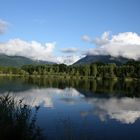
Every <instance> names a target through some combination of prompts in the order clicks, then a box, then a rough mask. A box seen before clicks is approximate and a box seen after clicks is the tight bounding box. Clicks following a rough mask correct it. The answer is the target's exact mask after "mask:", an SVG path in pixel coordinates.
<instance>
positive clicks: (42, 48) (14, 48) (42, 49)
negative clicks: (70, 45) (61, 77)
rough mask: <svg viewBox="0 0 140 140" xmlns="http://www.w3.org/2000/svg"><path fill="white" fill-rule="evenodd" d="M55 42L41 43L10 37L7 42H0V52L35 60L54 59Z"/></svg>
mask: <svg viewBox="0 0 140 140" xmlns="http://www.w3.org/2000/svg"><path fill="white" fill-rule="evenodd" d="M55 45H56V44H55V42H50V43H46V44H45V45H42V44H41V43H39V42H36V41H31V42H27V41H24V40H21V39H11V40H9V41H8V42H5V43H0V53H3V54H6V55H10V56H15V55H17V56H24V57H27V58H31V59H36V60H48V61H52V62H54V61H56V60H55V58H54V56H53V54H52V53H53V50H54V49H55Z"/></svg>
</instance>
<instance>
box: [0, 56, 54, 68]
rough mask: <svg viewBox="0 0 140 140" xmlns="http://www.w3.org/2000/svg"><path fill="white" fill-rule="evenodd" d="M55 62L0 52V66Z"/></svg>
mask: <svg viewBox="0 0 140 140" xmlns="http://www.w3.org/2000/svg"><path fill="white" fill-rule="evenodd" d="M39 64H53V63H52V62H48V61H35V60H32V59H29V58H26V57H22V56H8V55H5V54H0V66H13V67H20V66H23V65H39Z"/></svg>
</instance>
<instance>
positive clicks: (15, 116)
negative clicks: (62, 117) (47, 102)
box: [0, 94, 43, 140]
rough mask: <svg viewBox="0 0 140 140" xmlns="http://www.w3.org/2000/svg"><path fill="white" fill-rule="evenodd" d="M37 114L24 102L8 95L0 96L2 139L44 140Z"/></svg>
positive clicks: (0, 137)
mask: <svg viewBox="0 0 140 140" xmlns="http://www.w3.org/2000/svg"><path fill="white" fill-rule="evenodd" d="M38 109H39V107H36V108H35V112H34V113H33V111H32V110H31V107H30V106H29V105H26V104H24V103H23V100H17V99H16V98H15V97H13V96H11V95H9V94H7V95H2V96H0V139H3V140H9V139H17V140H42V139H43V137H42V134H41V129H40V128H39V127H38V126H37V124H36V115H37V111H38Z"/></svg>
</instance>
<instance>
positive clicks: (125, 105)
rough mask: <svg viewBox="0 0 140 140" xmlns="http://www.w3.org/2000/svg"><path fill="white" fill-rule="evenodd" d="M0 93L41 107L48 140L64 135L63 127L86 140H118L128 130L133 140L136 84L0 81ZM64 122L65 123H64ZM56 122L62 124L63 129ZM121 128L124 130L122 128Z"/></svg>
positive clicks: (139, 90) (139, 91)
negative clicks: (91, 139) (8, 94)
mask: <svg viewBox="0 0 140 140" xmlns="http://www.w3.org/2000/svg"><path fill="white" fill-rule="evenodd" d="M0 93H1V94H7V93H10V94H13V95H15V96H16V97H17V98H18V99H21V98H24V100H25V102H26V103H27V104H30V105H31V106H32V107H33V108H34V107H35V106H41V108H40V112H39V115H38V119H39V121H38V122H39V123H40V126H41V127H42V128H43V129H45V133H46V134H47V135H49V137H50V139H53V138H52V137H53V136H54V135H55V136H56V138H57V136H58V135H60V134H62V133H64V131H62V129H63V130H67V129H66V128H65V127H66V126H67V127H68V130H69V128H71V129H72V130H70V132H71V133H72V132H74V133H77V134H79V133H82V134H83V135H84V133H85V134H86V135H88V136H90V134H92V132H91V131H94V133H96V134H97V135H99V136H100V133H102V135H103V137H104V136H106V138H107V139H109V138H113V139H115V138H114V136H113V133H115V132H116V131H117V132H119V134H118V135H119V136H121V137H122V135H124V134H122V133H123V132H121V131H120V130H119V129H125V130H126V131H130V130H131V131H133V133H136V134H135V135H136V137H137V135H138V133H137V131H136V130H137V129H134V128H133V129H130V126H133V127H136V128H138V127H139V128H140V123H139V121H138V120H139V118H140V98H139V97H140V87H139V82H137V81H133V82H123V81H118V82H117V81H95V80H93V81H88V80H83V81H75V80H71V81H69V80H64V79H49V80H48V79H44V78H42V79H41V78H40V79H38V78H35V79H34V78H8V77H7V78H5V77H4V78H2V77H0ZM67 118H68V120H69V121H66V122H65V120H67ZM58 120H61V122H64V123H63V126H62V123H58ZM71 122H72V123H71ZM69 124H70V126H68V125H69ZM106 124H107V125H106ZM132 124H133V125H132ZM138 124H139V125H138ZM125 125H127V126H128V127H127V128H126V127H125V128H124V126H125ZM56 126H57V127H56ZM108 126H110V127H108ZM114 126H116V128H115V127H114ZM56 128H57V129H56ZM99 130H100V131H99ZM104 130H106V132H104ZM59 131H61V132H59ZM134 131H135V132H134ZM70 132H68V133H70ZM110 132H112V133H111V134H110ZM65 133H66V132H65ZM94 133H93V134H94ZM65 135H66V134H65ZM75 135H76V134H74V136H75ZM111 135H112V137H111ZM67 136H69V135H67ZM125 137H126V136H125ZM125 137H124V138H125ZM90 138H91V136H90ZM116 138H117V137H116ZM118 138H120V137H118ZM137 138H138V137H137ZM64 139H65V138H64ZM98 139H102V138H99V137H98Z"/></svg>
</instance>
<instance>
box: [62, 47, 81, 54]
mask: <svg viewBox="0 0 140 140" xmlns="http://www.w3.org/2000/svg"><path fill="white" fill-rule="evenodd" d="M61 51H62V52H63V53H76V52H77V51H78V49H77V48H75V47H71V48H64V49H62V50H61Z"/></svg>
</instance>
